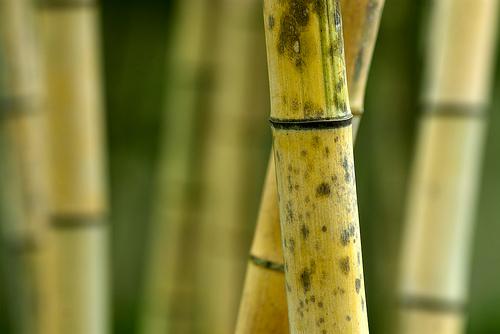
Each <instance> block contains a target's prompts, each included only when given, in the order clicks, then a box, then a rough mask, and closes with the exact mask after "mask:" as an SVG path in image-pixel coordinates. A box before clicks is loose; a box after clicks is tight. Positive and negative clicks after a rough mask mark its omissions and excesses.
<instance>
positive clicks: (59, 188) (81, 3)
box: [38, 0, 109, 334]
mask: <svg viewBox="0 0 500 334" xmlns="http://www.w3.org/2000/svg"><path fill="white" fill-rule="evenodd" d="M38 16H39V17H38V19H39V31H40V40H41V58H42V65H43V66H42V71H43V72H42V73H43V75H44V77H43V79H44V81H43V82H44V87H45V92H44V93H45V105H44V106H45V107H46V111H47V119H46V121H47V123H46V127H47V136H46V137H47V151H48V154H47V156H48V158H47V160H48V175H49V187H48V188H49V200H50V207H49V211H50V222H49V228H48V238H49V241H48V243H49V250H48V260H47V266H48V268H49V270H50V280H49V283H50V298H49V301H48V305H47V307H45V308H44V309H43V311H44V313H45V315H44V316H45V317H46V319H47V322H46V323H45V326H44V328H42V332H44V333H50V334H57V333H64V334H65V333H75V334H79V333H81V334H87V333H93V334H94V333H95V334H99V333H107V332H108V330H109V324H108V315H109V312H108V299H109V298H108V297H109V296H108V226H107V223H106V221H107V213H108V212H107V211H108V208H107V199H106V197H107V194H106V192H107V190H106V177H105V172H104V166H105V161H104V141H103V131H104V129H103V120H102V117H103V105H102V103H103V101H102V96H101V94H102V92H101V91H102V89H101V76H100V62H99V41H98V31H99V29H98V24H97V23H98V22H97V21H98V19H97V8H96V3H95V2H94V1H92V0H40V1H39V3H38Z"/></svg>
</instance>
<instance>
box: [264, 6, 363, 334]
mask: <svg viewBox="0 0 500 334" xmlns="http://www.w3.org/2000/svg"><path fill="white" fill-rule="evenodd" d="M264 17H265V19H266V20H267V22H273V24H271V25H269V26H268V27H266V40H267V50H268V64H269V77H270V87H271V88H270V89H271V119H272V124H273V140H274V156H275V168H276V176H277V177H276V179H277V187H278V202H279V208H280V222H281V232H282V237H281V238H282V243H283V249H284V259H285V266H284V269H285V282H286V283H285V284H286V289H287V302H288V310H289V312H288V316H289V323H290V332H291V333H322V332H323V333H324V332H325V331H328V332H333V333H344V332H353V333H367V332H368V321H367V317H366V308H365V300H364V298H365V297H364V283H363V268H362V261H361V245H360V238H359V223H358V213H357V201H356V187H355V181H354V162H353V157H352V125H351V118H352V115H351V112H350V107H349V101H348V98H347V83H346V72H345V63H344V51H343V48H344V46H343V39H342V23H341V16H340V7H339V3H338V1H319V2H314V3H311V2H302V1H297V2H295V1H293V2H286V3H283V2H280V1H272V0H271V1H266V2H265V3H264Z"/></svg>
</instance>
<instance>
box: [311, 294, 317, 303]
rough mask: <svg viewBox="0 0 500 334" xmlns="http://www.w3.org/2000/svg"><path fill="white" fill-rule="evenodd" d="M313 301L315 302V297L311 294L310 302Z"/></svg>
mask: <svg viewBox="0 0 500 334" xmlns="http://www.w3.org/2000/svg"><path fill="white" fill-rule="evenodd" d="M315 302H316V297H314V295H313V296H311V303H315Z"/></svg>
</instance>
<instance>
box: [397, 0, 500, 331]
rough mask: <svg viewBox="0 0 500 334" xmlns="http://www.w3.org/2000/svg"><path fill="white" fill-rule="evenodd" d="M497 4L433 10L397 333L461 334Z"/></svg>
mask: <svg viewBox="0 0 500 334" xmlns="http://www.w3.org/2000/svg"><path fill="white" fill-rule="evenodd" d="M497 3H498V2H497V1H491V0H480V1H471V0H456V1H452V0H443V1H439V2H436V3H435V4H434V6H435V7H434V13H433V15H434V16H433V30H432V34H433V35H432V37H433V38H432V40H431V44H430V50H429V54H428V65H427V67H428V72H427V91H426V94H425V102H426V114H425V116H424V118H423V120H422V124H421V125H420V133H419V138H418V142H417V151H416V161H415V164H414V167H413V168H414V169H413V179H412V183H411V188H410V194H409V204H408V209H407V216H406V224H407V226H406V233H405V235H404V239H403V241H404V243H403V254H402V263H401V269H402V272H401V319H400V320H401V321H400V322H401V324H400V325H401V328H400V332H401V333H427V332H429V333H430V332H432V333H437V334H439V333H446V334H450V333H463V332H464V327H465V320H466V315H465V309H466V303H467V294H468V293H467V290H468V276H469V274H468V272H469V257H470V248H471V241H472V235H473V230H474V226H473V223H474V215H475V202H476V197H477V196H476V195H477V190H478V189H477V188H478V181H479V174H480V167H481V158H482V153H481V152H482V146H483V140H484V130H485V115H484V111H485V108H486V106H487V104H488V102H489V97H488V96H489V84H490V79H491V70H492V63H493V55H494V52H493V51H494V40H495V31H496V18H497Z"/></svg>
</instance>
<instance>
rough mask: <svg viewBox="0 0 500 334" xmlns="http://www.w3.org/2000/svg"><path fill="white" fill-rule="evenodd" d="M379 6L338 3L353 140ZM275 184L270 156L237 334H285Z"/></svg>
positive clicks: (367, 2) (364, 1) (375, 3)
mask: <svg viewBox="0 0 500 334" xmlns="http://www.w3.org/2000/svg"><path fill="white" fill-rule="evenodd" d="M383 3H384V1H383V0H379V1H373V0H362V1H347V0H345V1H342V2H341V11H342V18H343V26H344V42H345V53H346V69H347V82H348V86H349V92H350V95H349V101H350V103H351V109H352V111H353V116H354V117H353V133H354V139H355V138H356V133H357V129H358V127H359V121H360V119H361V116H362V114H363V110H364V107H363V102H364V93H365V87H366V81H367V78H368V71H369V67H370V63H371V58H372V53H373V49H374V47H375V41H376V37H377V31H378V26H379V23H380V17H381V14H382V8H383ZM269 23H270V22H268V24H269ZM275 180H276V176H275V170H274V161H273V158H272V156H271V158H270V161H269V167H268V174H267V177H266V181H265V184H264V192H263V195H262V203H261V208H260V213H259V218H258V222H257V227H256V231H255V237H254V241H253V245H252V249H251V251H250V254H251V255H250V261H249V263H248V266H247V276H246V280H245V287H244V290H243V296H242V300H241V304H240V311H239V315H238V323H237V328H236V332H237V333H288V326H287V323H288V321H287V308H286V300H285V290H284V286H285V283H284V275H283V254H282V249H281V244H280V231H279V228H280V227H279V213H278V197H277V190H276V181H275Z"/></svg>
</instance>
